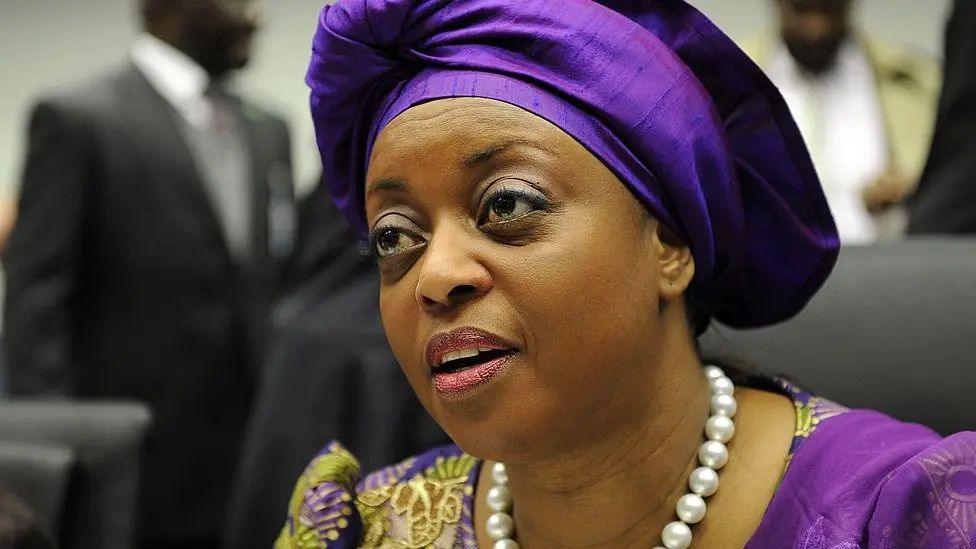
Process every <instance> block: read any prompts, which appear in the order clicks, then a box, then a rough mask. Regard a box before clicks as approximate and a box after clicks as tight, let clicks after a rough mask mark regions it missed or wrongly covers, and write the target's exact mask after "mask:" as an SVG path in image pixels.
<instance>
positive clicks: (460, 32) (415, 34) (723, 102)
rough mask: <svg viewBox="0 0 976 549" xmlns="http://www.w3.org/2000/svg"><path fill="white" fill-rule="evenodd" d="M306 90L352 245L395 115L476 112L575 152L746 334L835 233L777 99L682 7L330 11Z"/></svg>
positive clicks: (833, 241) (342, 1)
mask: <svg viewBox="0 0 976 549" xmlns="http://www.w3.org/2000/svg"><path fill="white" fill-rule="evenodd" d="M319 23H320V24H319V28H318V31H317V33H316V35H315V41H314V44H313V56H312V63H311V66H310V67H309V70H308V76H307V82H308V84H309V86H310V87H311V88H312V99H311V103H312V116H313V119H314V122H315V128H316V135H317V139H318V146H319V150H320V151H321V154H322V161H323V164H324V166H325V176H324V182H325V184H326V185H328V186H329V188H330V190H331V194H332V197H333V200H334V201H335V203H336V205H337V206H338V207H339V209H340V210H341V211H342V212H343V213H344V214H345V215H346V216H347V217H348V218H349V220H350V222H351V223H352V226H353V227H354V228H355V229H356V230H358V231H359V232H361V233H362V232H364V231H365V228H366V221H365V211H364V206H363V200H364V197H363V194H364V184H365V174H366V168H367V162H368V159H369V153H370V149H371V148H372V144H373V142H374V140H375V139H376V136H377V135H378V134H379V132H380V130H382V129H383V127H385V126H386V124H388V123H389V122H390V121H391V120H392V119H393V118H394V117H396V116H397V115H399V114H400V113H402V112H403V111H405V110H406V109H408V108H410V107H412V106H414V105H417V104H419V103H423V102H426V101H431V100H434V99H442V98H448V97H483V98H488V99H496V100H499V101H504V102H506V103H509V104H512V105H515V106H518V107H521V108H522V109H524V110H526V111H529V112H531V113H533V114H535V115H537V116H539V117H541V118H544V119H546V120H548V121H549V122H551V123H552V124H554V125H556V126H558V127H559V128H561V129H562V130H563V131H565V132H566V133H568V134H569V135H571V136H573V137H574V138H575V139H576V140H577V141H578V142H579V143H581V144H582V145H583V146H584V147H586V148H587V149H588V150H589V151H590V152H591V153H592V154H593V155H595V156H596V157H597V158H599V159H600V160H601V161H603V163H604V164H605V165H606V166H607V167H608V168H609V169H610V170H612V171H613V172H614V174H615V175H616V176H617V177H618V178H619V179H620V180H621V181H623V183H624V184H625V185H627V187H628V188H629V189H630V190H631V191H632V192H633V193H634V195H635V196H636V197H637V198H638V199H639V200H640V201H641V202H642V203H643V204H644V205H645V206H646V207H647V208H648V210H649V211H650V212H651V213H652V214H653V215H654V216H655V217H656V218H658V219H659V220H660V221H661V222H662V223H664V224H665V225H666V226H668V227H669V228H671V229H672V230H674V231H676V232H677V233H678V234H680V235H681V236H682V237H683V238H684V239H685V240H686V242H687V243H688V245H689V246H690V249H691V252H692V255H693V257H694V258H695V279H694V281H693V286H692V288H693V291H694V293H695V297H696V302H697V303H699V305H701V304H704V305H706V306H707V307H708V309H709V311H708V312H709V313H711V314H712V315H714V316H715V317H716V318H717V319H718V320H720V321H722V322H724V323H726V324H729V325H732V326H736V327H753V326H762V325H766V324H772V323H775V322H779V321H781V320H784V319H787V318H789V317H791V316H793V315H794V314H796V313H797V312H799V311H800V309H802V308H803V306H804V305H805V304H806V303H807V301H808V300H809V299H810V297H812V296H813V294H814V293H815V292H816V291H817V290H818V289H819V288H820V286H821V285H822V284H823V281H824V280H825V279H826V278H827V275H828V274H829V273H830V270H831V269H832V268H833V265H834V262H835V260H836V257H837V251H838V238H837V231H836V228H835V226H834V222H833V218H832V217H831V215H830V211H829V209H828V208H827V203H826V200H825V198H824V196H823V191H822V190H821V188H820V183H819V181H818V179H817V175H816V173H815V171H814V169H813V165H812V163H811V161H810V157H809V154H808V153H807V150H806V147H805V146H804V144H803V141H802V139H801V137H800V134H799V132H798V130H797V128H796V125H795V123H794V122H793V119H792V117H791V116H790V114H789V111H788V109H787V107H786V105H785V103H784V101H783V99H782V97H781V96H780V94H779V92H778V91H777V90H776V88H775V87H774V86H773V85H772V84H771V83H770V82H769V80H768V79H767V78H766V77H765V76H764V75H763V74H762V71H761V70H760V69H759V68H758V67H757V66H756V65H755V64H754V63H753V62H752V61H750V60H749V58H748V57H747V56H746V55H745V54H744V53H743V52H742V51H741V50H740V49H739V48H738V47H736V46H735V44H733V43H732V41H731V40H730V39H729V38H728V37H726V36H725V35H724V34H723V33H722V32H721V31H720V30H719V29H718V28H717V27H715V25H713V24H712V23H711V22H710V21H709V20H708V19H707V18H706V17H705V16H703V15H702V14H701V13H699V12H698V11H697V10H695V9H694V8H692V7H691V6H689V5H688V4H686V3H685V2H683V1H680V0H606V1H602V2H599V3H598V2H594V1H591V0H559V1H554V0H339V1H338V2H337V3H336V4H334V5H332V6H326V7H325V9H324V10H323V11H322V14H321V17H320V21H319Z"/></svg>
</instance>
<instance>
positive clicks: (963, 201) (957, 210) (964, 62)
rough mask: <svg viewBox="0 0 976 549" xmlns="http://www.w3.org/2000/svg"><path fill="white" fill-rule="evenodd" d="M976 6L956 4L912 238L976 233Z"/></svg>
mask: <svg viewBox="0 0 976 549" xmlns="http://www.w3.org/2000/svg"><path fill="white" fill-rule="evenodd" d="M974 134H976V2H973V0H956V2H955V6H954V8H953V10H952V18H951V19H950V21H949V25H948V27H947V29H946V39H945V84H944V86H943V88H942V97H941V98H940V100H939V118H938V122H937V123H936V126H935V137H934V138H933V140H932V152H931V154H930V156H929V161H928V164H927V165H926V167H925V173H924V175H923V176H922V181H921V183H919V187H918V193H917V195H916V196H915V197H914V198H913V200H912V206H911V217H910V222H909V226H908V231H909V232H910V233H912V234H935V233H941V234H976V135H974Z"/></svg>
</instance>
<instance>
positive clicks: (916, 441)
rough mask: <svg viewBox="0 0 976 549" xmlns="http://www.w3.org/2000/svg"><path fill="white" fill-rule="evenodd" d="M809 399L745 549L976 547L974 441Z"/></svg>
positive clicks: (973, 436)
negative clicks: (779, 548)
mask: <svg viewBox="0 0 976 549" xmlns="http://www.w3.org/2000/svg"><path fill="white" fill-rule="evenodd" d="M813 398H814V400H813V402H812V404H810V405H809V414H808V415H805V414H804V411H803V410H802V409H800V407H799V406H800V405H799V404H798V414H797V435H798V436H797V438H796V439H795V441H794V449H795V451H794V453H793V455H792V457H791V461H790V464H789V467H788V468H787V470H786V473H785V475H784V477H783V480H782V482H781V484H780V487H779V489H778V490H777V493H776V495H775V497H774V498H773V501H772V502H771V503H770V505H769V508H768V510H767V513H766V516H765V517H764V520H763V523H762V524H761V525H760V527H759V530H758V531H757V532H756V535H755V536H754V538H753V542H752V543H751V544H750V547H765V546H766V545H765V541H766V540H769V541H770V542H772V540H776V541H775V543H777V544H778V543H783V542H784V541H785V542H789V543H792V544H793V545H797V546H802V547H902V546H911V547H919V546H925V547H930V546H931V547H969V546H976V433H959V434H956V435H954V436H951V437H948V438H943V437H942V436H940V435H938V434H937V433H935V432H934V431H932V430H931V429H929V428H927V427H924V426H921V425H917V424H911V423H904V422H901V421H898V420H896V419H893V418H891V417H889V416H887V415H885V414H882V413H880V412H876V411H872V410H846V409H844V408H841V407H836V405H831V404H830V403H827V404H824V402H826V401H821V400H819V399H816V397H813ZM804 417H809V418H810V419H809V420H804ZM912 540H914V541H912ZM906 542H907V545H906ZM916 542H917V543H916Z"/></svg>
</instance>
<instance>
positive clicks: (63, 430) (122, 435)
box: [0, 400, 151, 549]
mask: <svg viewBox="0 0 976 549" xmlns="http://www.w3.org/2000/svg"><path fill="white" fill-rule="evenodd" d="M150 422H151V414H150V412H149V409H148V408H147V407H146V406H144V405H142V404H135V403H79V402H73V401H17V400H13V401H2V402H0V440H2V441H4V442H5V443H7V444H11V443H18V442H19V443H22V444H24V443H27V444H33V445H35V446H37V445H48V446H55V447H61V448H66V449H69V451H71V452H73V453H74V455H75V463H76V466H75V467H74V468H73V472H72V475H71V479H70V482H69V486H68V492H67V499H66V501H65V503H64V509H63V512H60V513H56V512H55V513H54V514H56V515H60V516H61V517H62V520H61V522H60V523H59V524H57V523H55V524H51V529H52V530H53V531H54V532H55V533H56V537H57V538H58V539H59V540H60V542H61V544H60V545H61V547H63V548H64V549H96V548H97V549H116V548H117V549H129V548H131V547H134V546H135V538H134V533H135V526H136V525H135V520H136V510H137V501H138V485H139V482H138V481H139V461H140V459H139V458H140V452H141V446H142V441H143V437H144V435H145V433H146V430H147V429H148V427H149V425H150ZM51 459H53V457H52V458H51ZM45 482H52V481H45ZM35 486H40V488H38V489H44V488H43V486H41V485H40V484H38V485H35ZM18 495H19V496H20V497H21V499H24V500H26V501H28V502H32V501H33V502H34V505H37V501H41V503H42V507H43V499H42V498H41V497H40V496H39V495H37V494H31V493H18ZM35 510H36V511H37V512H38V513H41V512H42V511H41V510H38V509H36V508H35ZM51 512H53V511H51ZM48 516H49V517H50V516H51V515H50V514H49V515H48Z"/></svg>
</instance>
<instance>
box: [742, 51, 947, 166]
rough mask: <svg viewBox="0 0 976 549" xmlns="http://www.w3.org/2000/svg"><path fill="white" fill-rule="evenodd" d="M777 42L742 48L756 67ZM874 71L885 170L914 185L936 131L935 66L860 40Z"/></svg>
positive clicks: (937, 72)
mask: <svg viewBox="0 0 976 549" xmlns="http://www.w3.org/2000/svg"><path fill="white" fill-rule="evenodd" d="M776 40H777V37H776V36H775V35H774V34H771V33H766V34H765V35H763V36H760V37H757V38H754V39H752V40H749V41H746V42H744V43H742V48H743V49H744V50H745V51H746V53H748V54H749V55H750V56H751V57H752V58H753V60H755V61H756V63H757V64H759V66H761V67H763V66H765V63H766V62H767V60H768V59H769V56H770V55H771V52H772V51H773V47H774V46H775V45H776ZM859 40H860V41H861V43H862V44H863V46H864V49H865V51H866V52H867V56H868V59H869V60H870V62H871V65H872V66H873V67H874V73H875V76H876V77H877V83H878V95H879V96H880V97H879V99H880V102H881V108H882V112H883V115H884V121H885V126H886V128H887V134H888V135H887V138H888V145H889V154H890V157H891V158H890V166H891V168H893V169H894V170H896V171H897V172H899V173H901V174H903V175H904V176H905V177H906V178H908V180H909V181H911V182H912V184H913V185H914V184H915V183H916V182H917V181H918V178H919V176H921V174H922V169H923V168H924V167H925V161H926V159H927V158H928V153H929V146H930V145H931V140H932V131H933V128H934V126H935V115H936V108H937V106H938V99H939V97H938V96H939V88H940V86H941V82H942V75H941V71H940V70H939V67H938V65H937V64H936V63H935V62H934V61H933V60H932V59H929V58H926V57H924V56H922V55H919V54H917V53H913V52H911V51H909V50H907V49H905V48H902V47H899V46H895V45H892V44H888V43H885V42H883V41H881V40H876V39H873V38H867V37H861V38H859Z"/></svg>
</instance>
